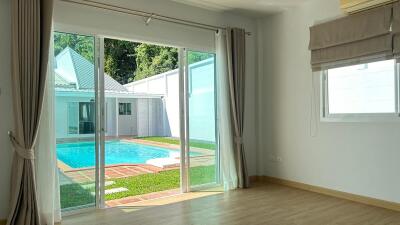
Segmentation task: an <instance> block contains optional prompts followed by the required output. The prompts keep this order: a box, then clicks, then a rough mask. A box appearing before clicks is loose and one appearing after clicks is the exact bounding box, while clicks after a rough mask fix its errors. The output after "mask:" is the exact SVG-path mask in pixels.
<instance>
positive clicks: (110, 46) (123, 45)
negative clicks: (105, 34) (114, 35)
mask: <svg viewBox="0 0 400 225" xmlns="http://www.w3.org/2000/svg"><path fill="white" fill-rule="evenodd" d="M138 45H140V43H135V42H130V41H122V40H115V39H104V58H105V59H104V71H105V72H106V73H107V74H108V75H110V76H111V77H112V78H114V79H115V80H116V81H118V82H119V83H120V84H126V83H128V82H129V81H131V80H133V79H134V76H135V70H136V67H137V65H136V60H135V58H136V53H135V48H136V47H137V46H138Z"/></svg>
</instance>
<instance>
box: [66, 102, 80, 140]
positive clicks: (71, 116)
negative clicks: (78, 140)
mask: <svg viewBox="0 0 400 225" xmlns="http://www.w3.org/2000/svg"><path fill="white" fill-rule="evenodd" d="M68 134H78V103H77V102H70V103H68Z"/></svg>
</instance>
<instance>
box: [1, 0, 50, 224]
mask: <svg viewBox="0 0 400 225" xmlns="http://www.w3.org/2000/svg"><path fill="white" fill-rule="evenodd" d="M52 12H53V1H52V0H14V1H12V12H11V15H12V47H11V49H12V55H11V61H12V72H11V77H12V87H13V88H12V89H13V110H14V132H10V133H9V135H10V140H11V142H12V145H13V150H14V157H13V163H12V176H11V177H12V180H11V204H10V213H9V217H8V220H7V224H8V225H28V224H29V225H36V224H41V223H40V218H39V217H40V216H39V210H38V202H37V193H36V180H35V170H34V168H35V167H34V147H35V144H36V139H37V134H38V128H39V123H40V114H41V109H42V102H43V93H44V87H45V81H46V72H47V64H48V54H49V42H50V41H49V40H50V31H51V20H52Z"/></svg>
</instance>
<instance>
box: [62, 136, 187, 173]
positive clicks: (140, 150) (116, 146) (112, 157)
mask: <svg viewBox="0 0 400 225" xmlns="http://www.w3.org/2000/svg"><path fill="white" fill-rule="evenodd" d="M170 153H173V154H179V151H177V150H170V149H165V148H160V147H153V146H148V145H141V144H136V143H131V142H123V141H109V142H106V146H105V155H106V159H105V161H106V162H105V164H106V165H113V164H122V163H132V164H134V163H146V161H147V160H149V159H154V158H168V157H169V156H170ZM191 155H192V154H191ZM57 158H58V159H59V160H61V161H62V162H64V163H65V164H67V165H68V166H70V167H72V168H84V167H92V166H95V152H94V142H77V143H63V144H57Z"/></svg>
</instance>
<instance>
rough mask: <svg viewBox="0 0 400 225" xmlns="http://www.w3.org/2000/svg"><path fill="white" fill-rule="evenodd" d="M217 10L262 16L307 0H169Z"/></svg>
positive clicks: (281, 10) (295, 5) (284, 9)
mask: <svg viewBox="0 0 400 225" xmlns="http://www.w3.org/2000/svg"><path fill="white" fill-rule="evenodd" d="M170 1H173V2H177V3H181V4H185V5H190V6H194V7H198V8H203V9H207V10H212V11H217V12H233V13H238V14H243V15H246V16H250V17H262V16H267V15H271V14H275V13H279V12H283V11H286V10H288V9H290V8H293V7H297V6H299V5H301V4H303V3H305V2H307V1H308V0H246V1H243V0H170Z"/></svg>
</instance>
